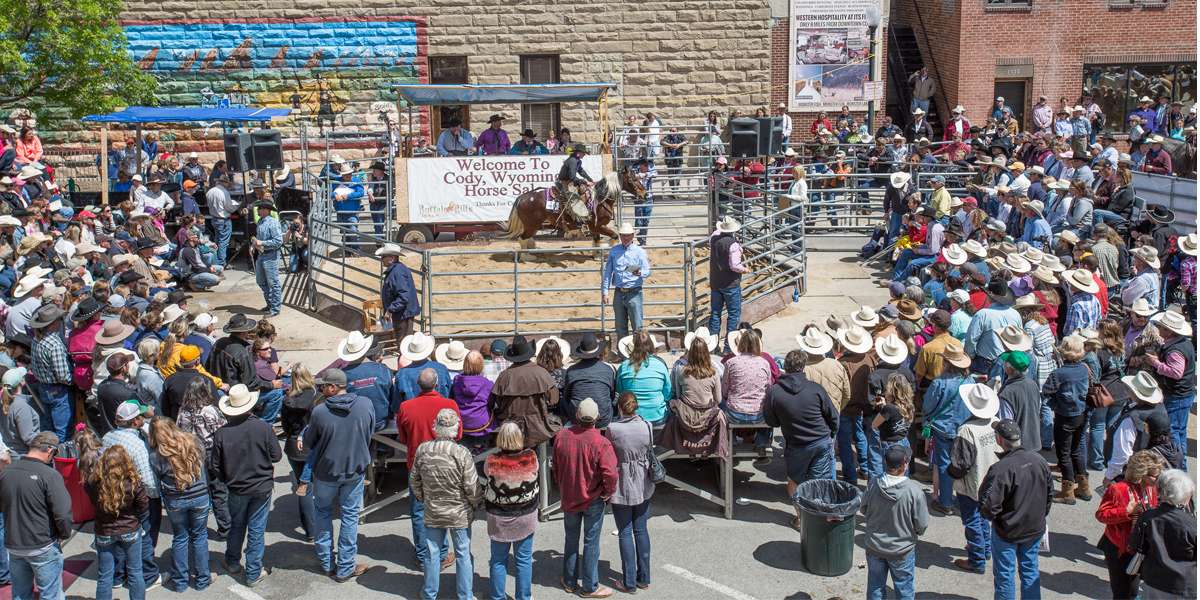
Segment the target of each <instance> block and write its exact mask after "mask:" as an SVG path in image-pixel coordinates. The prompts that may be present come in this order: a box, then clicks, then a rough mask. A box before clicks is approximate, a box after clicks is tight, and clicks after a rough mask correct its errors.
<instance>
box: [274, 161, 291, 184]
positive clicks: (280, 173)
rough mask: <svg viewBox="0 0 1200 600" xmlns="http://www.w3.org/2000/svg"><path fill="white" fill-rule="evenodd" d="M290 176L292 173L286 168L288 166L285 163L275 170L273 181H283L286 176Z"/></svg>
mask: <svg viewBox="0 0 1200 600" xmlns="http://www.w3.org/2000/svg"><path fill="white" fill-rule="evenodd" d="M291 174H292V172H291V169H290V168H288V164H287V163H286V162H285V163H282V164H280V165H279V168H278V169H276V170H275V181H283V180H285V179H287V178H288V175H291Z"/></svg>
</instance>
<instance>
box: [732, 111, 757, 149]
mask: <svg viewBox="0 0 1200 600" xmlns="http://www.w3.org/2000/svg"><path fill="white" fill-rule="evenodd" d="M729 127H730V128H732V131H731V132H730V134H729V156H732V157H733V158H758V157H759V156H760V154H759V151H758V138H759V131H758V121H757V120H755V119H734V120H732V121H730V122H729Z"/></svg>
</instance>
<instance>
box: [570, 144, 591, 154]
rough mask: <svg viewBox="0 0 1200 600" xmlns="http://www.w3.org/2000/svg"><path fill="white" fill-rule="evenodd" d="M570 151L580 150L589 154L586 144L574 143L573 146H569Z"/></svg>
mask: <svg viewBox="0 0 1200 600" xmlns="http://www.w3.org/2000/svg"><path fill="white" fill-rule="evenodd" d="M571 152H582V153H584V154H590V152H588V149H587V146H584V145H583V144H575V145H574V146H571Z"/></svg>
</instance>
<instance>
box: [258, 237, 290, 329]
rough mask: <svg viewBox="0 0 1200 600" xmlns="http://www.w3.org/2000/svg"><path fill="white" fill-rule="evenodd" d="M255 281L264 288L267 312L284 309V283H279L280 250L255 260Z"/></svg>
mask: <svg viewBox="0 0 1200 600" xmlns="http://www.w3.org/2000/svg"><path fill="white" fill-rule="evenodd" d="M254 281H255V283H257V284H258V287H259V288H260V289H262V292H263V298H264V299H266V301H267V312H268V313H271V314H279V311H281V310H283V284H281V283H279V251H278V250H276V251H274V252H267V253H265V254H262V255H260V256H259V257H258V259H256V260H255V261H254Z"/></svg>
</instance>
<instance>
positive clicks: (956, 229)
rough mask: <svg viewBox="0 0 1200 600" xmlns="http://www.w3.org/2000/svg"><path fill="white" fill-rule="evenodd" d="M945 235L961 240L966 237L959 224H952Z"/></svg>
mask: <svg viewBox="0 0 1200 600" xmlns="http://www.w3.org/2000/svg"><path fill="white" fill-rule="evenodd" d="M944 233H949V234H951V235H954V236H957V237H959V238H962V237H964V236H963V230H962V226H960V225H959V224H958V223H950V226H949V227H947V228H946V230H945V232H944Z"/></svg>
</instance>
